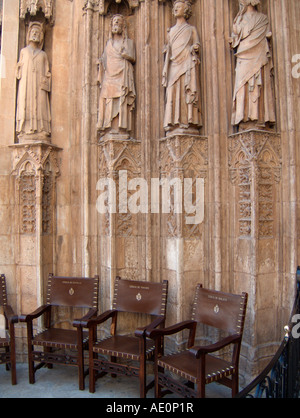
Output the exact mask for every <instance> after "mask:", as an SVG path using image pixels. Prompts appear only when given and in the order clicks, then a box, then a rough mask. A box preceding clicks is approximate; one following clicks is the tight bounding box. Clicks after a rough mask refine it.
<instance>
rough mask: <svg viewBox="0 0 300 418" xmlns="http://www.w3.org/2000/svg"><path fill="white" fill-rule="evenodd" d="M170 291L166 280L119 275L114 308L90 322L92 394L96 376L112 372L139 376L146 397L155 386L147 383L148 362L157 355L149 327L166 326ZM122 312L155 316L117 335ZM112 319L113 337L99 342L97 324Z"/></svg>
mask: <svg viewBox="0 0 300 418" xmlns="http://www.w3.org/2000/svg"><path fill="white" fill-rule="evenodd" d="M167 292H168V282H167V281H166V280H165V281H164V282H163V283H149V282H145V281H133V280H124V279H121V278H120V277H117V278H116V281H115V288H114V300H113V308H112V309H111V310H109V311H106V312H104V313H102V314H101V315H99V316H98V317H97V318H94V319H91V320H90V321H88V322H87V327H88V328H89V340H90V346H89V347H90V348H89V350H90V352H89V359H90V367H89V368H90V376H89V379H90V386H89V390H90V392H91V393H94V392H95V383H96V379H97V378H99V377H102V376H104V375H105V374H107V373H112V376H114V375H116V374H125V375H127V376H130V377H132V376H134V377H138V378H139V381H140V397H142V398H144V397H146V393H147V391H148V390H149V389H150V387H153V382H152V384H149V385H148V386H147V385H146V361H147V360H152V359H153V358H154V344H153V341H151V340H149V339H147V338H146V330H147V329H154V328H156V327H158V326H164V325H165V315H166V303H167ZM120 312H129V313H137V314H150V315H153V316H155V318H154V320H153V321H152V322H151V323H150V324H148V325H147V326H145V327H143V328H138V329H136V330H135V332H134V335H133V336H128V335H118V334H117V319H118V314H119V313H120ZM110 318H111V319H112V322H111V336H110V337H108V338H106V339H103V340H99V341H98V340H97V326H99V325H101V324H103V323H104V322H106V321H107V320H108V319H110ZM99 354H100V355H101V358H99ZM103 356H108V359H107V360H106V357H104V358H102V357H103ZM118 358H119V359H120V358H123V359H129V360H133V361H136V362H138V367H136V366H131V365H127V364H121V363H117V359H118ZM109 359H110V360H109Z"/></svg>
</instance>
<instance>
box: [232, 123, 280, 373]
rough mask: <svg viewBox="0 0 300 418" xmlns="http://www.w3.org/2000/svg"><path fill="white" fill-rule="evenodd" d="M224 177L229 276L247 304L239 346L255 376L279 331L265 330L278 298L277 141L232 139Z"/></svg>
mask: <svg viewBox="0 0 300 418" xmlns="http://www.w3.org/2000/svg"><path fill="white" fill-rule="evenodd" d="M229 173H230V179H231V183H232V185H233V187H234V193H233V195H234V196H235V200H234V201H233V202H232V203H231V212H230V213H231V219H232V220H234V222H233V223H234V225H232V233H233V236H234V245H233V250H234V255H233V263H234V266H233V270H234V275H235V281H236V283H239V286H240V287H241V288H242V287H243V284H242V283H245V285H244V287H247V288H248V291H249V293H250V300H251V303H250V304H249V306H248V313H247V318H248V321H249V326H248V327H246V330H247V329H248V330H249V331H248V334H247V331H246V335H245V341H247V342H248V343H250V345H251V346H253V347H255V350H252V351H251V350H249V352H248V360H247V364H250V362H254V369H256V368H257V370H258V371H259V370H260V369H261V367H262V366H263V364H262V363H261V362H263V358H264V357H265V356H267V355H268V354H269V352H270V349H271V350H272V347H271V346H272V344H275V342H276V340H277V338H278V339H280V329H279V330H278V332H279V335H278V336H277V335H276V331H275V330H274V329H273V327H272V326H270V324H272V323H273V318H274V317H276V315H277V314H278V312H277V311H278V307H277V306H276V305H274V300H275V299H276V298H277V295H278V292H280V288H279V274H280V262H281V260H280V256H279V254H280V244H281V241H280V224H281V219H282V214H281V210H282V209H281V195H280V187H279V183H280V181H281V138H280V135H278V134H276V133H272V132H267V131H258V130H257V131H256V130H250V131H246V132H242V133H239V134H235V135H232V136H231V137H230V138H229ZM246 283H247V285H246ZM250 330H252V331H251V333H250ZM249 360H250V362H249ZM247 364H245V365H243V367H245V370H246V371H248V372H249V373H251V372H253V370H250V369H249V370H247Z"/></svg>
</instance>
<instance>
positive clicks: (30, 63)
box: [16, 22, 51, 141]
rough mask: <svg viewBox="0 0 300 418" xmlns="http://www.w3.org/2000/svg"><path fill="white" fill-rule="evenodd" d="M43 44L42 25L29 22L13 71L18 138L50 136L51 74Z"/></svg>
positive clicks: (29, 138) (45, 137)
mask: <svg viewBox="0 0 300 418" xmlns="http://www.w3.org/2000/svg"><path fill="white" fill-rule="evenodd" d="M43 44H44V28H43V24H42V23H40V22H31V23H30V25H29V29H28V34H27V46H26V47H25V48H23V49H22V50H21V53H20V59H19V62H18V64H17V74H16V76H17V79H18V80H19V85H18V98H17V113H16V132H17V134H18V138H19V140H20V141H22V140H46V141H49V136H50V135H51V114H50V102H49V93H50V89H51V73H50V70H49V62H48V57H47V54H46V52H44V51H43V50H42V48H43Z"/></svg>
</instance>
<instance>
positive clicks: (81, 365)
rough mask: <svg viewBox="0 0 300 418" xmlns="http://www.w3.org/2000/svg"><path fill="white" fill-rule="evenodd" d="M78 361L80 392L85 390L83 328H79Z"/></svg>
mask: <svg viewBox="0 0 300 418" xmlns="http://www.w3.org/2000/svg"><path fill="white" fill-rule="evenodd" d="M77 344H78V351H77V360H78V381H79V390H84V387H85V386H84V356H83V333H82V328H81V327H78V329H77Z"/></svg>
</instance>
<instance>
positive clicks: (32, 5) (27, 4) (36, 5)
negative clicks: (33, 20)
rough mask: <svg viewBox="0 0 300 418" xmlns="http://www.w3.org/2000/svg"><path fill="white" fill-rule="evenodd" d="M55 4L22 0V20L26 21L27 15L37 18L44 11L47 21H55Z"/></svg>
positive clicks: (40, 0) (45, 1) (52, 0)
mask: <svg viewBox="0 0 300 418" xmlns="http://www.w3.org/2000/svg"><path fill="white" fill-rule="evenodd" d="M53 3H54V0H21V4H20V18H21V19H25V16H26V14H27V13H29V14H30V15H31V16H36V14H37V13H38V12H39V11H42V12H43V13H44V15H45V18H46V19H48V20H50V21H53Z"/></svg>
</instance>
